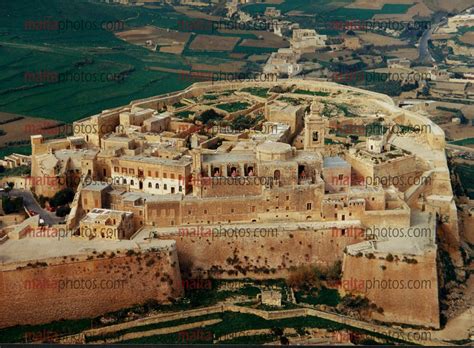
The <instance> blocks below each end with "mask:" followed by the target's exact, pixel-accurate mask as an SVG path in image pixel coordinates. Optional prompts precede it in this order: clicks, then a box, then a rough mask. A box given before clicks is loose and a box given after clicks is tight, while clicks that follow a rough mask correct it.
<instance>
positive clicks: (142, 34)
mask: <svg viewBox="0 0 474 348" xmlns="http://www.w3.org/2000/svg"><path fill="white" fill-rule="evenodd" d="M115 35H116V36H117V37H118V38H120V39H122V40H124V41H126V42H128V43H131V44H133V45H138V46H143V47H146V48H148V49H150V50H154V49H155V47H156V46H158V47H160V52H166V53H173V54H181V53H182V52H183V50H184V46H185V45H186V42H188V40H189V38H190V37H191V33H183V32H179V31H173V30H169V29H163V28H158V27H154V26H146V27H140V28H135V29H131V30H126V31H121V32H118V33H116V34H115Z"/></svg>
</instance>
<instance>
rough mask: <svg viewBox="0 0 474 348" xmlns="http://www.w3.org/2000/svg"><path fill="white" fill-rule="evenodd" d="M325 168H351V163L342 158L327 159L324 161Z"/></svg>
mask: <svg viewBox="0 0 474 348" xmlns="http://www.w3.org/2000/svg"><path fill="white" fill-rule="evenodd" d="M323 167H324V168H335V167H350V165H349V163H347V162H346V161H345V160H343V159H342V158H341V157H339V156H336V157H326V158H324V160H323Z"/></svg>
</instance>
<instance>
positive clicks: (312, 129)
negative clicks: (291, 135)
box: [304, 102, 326, 150]
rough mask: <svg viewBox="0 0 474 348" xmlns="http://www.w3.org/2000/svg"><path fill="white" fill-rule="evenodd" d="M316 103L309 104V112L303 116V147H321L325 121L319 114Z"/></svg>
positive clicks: (324, 132)
mask: <svg viewBox="0 0 474 348" xmlns="http://www.w3.org/2000/svg"><path fill="white" fill-rule="evenodd" d="M316 105H317V104H316V103H315V102H313V103H312V104H311V108H310V112H309V114H307V115H306V116H305V118H304V149H305V150H311V149H323V148H324V138H325V134H326V131H325V125H324V124H325V122H324V119H323V118H322V117H321V116H320V115H319V112H318V111H319V110H317V106H316Z"/></svg>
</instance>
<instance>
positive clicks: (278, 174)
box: [273, 170, 281, 180]
mask: <svg viewBox="0 0 474 348" xmlns="http://www.w3.org/2000/svg"><path fill="white" fill-rule="evenodd" d="M280 175H281V174H280V171H279V170H275V172H274V173H273V180H280Z"/></svg>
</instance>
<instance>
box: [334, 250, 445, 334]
mask: <svg viewBox="0 0 474 348" xmlns="http://www.w3.org/2000/svg"><path fill="white" fill-rule="evenodd" d="M397 256H398V258H399V260H397ZM386 257H387V254H381V253H375V258H373V259H369V258H368V257H367V256H360V257H357V256H351V255H347V254H344V261H343V277H342V281H341V288H340V292H341V293H342V294H343V295H344V294H347V293H352V294H354V295H363V296H366V297H367V298H368V299H369V300H370V301H371V302H373V303H375V304H376V305H377V306H378V307H382V309H383V313H378V312H373V319H376V320H380V321H384V322H389V323H396V322H398V323H400V322H402V323H407V324H411V325H417V326H424V327H432V328H439V327H440V313H439V303H438V278H437V272H436V250H434V249H431V250H429V251H427V252H426V254H425V255H424V256H416V257H415V256H407V258H408V259H409V260H410V263H408V262H404V261H402V260H403V257H404V256H402V255H397V254H396V253H395V252H394V253H393V257H394V260H393V261H391V262H390V261H388V260H387V259H386ZM413 260H416V263H415V261H413ZM362 284H367V285H362ZM369 284H370V285H369ZM389 284H391V285H389ZM395 284H397V285H395ZM389 286H390V287H391V288H390V289H389V288H388V287H389Z"/></svg>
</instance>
